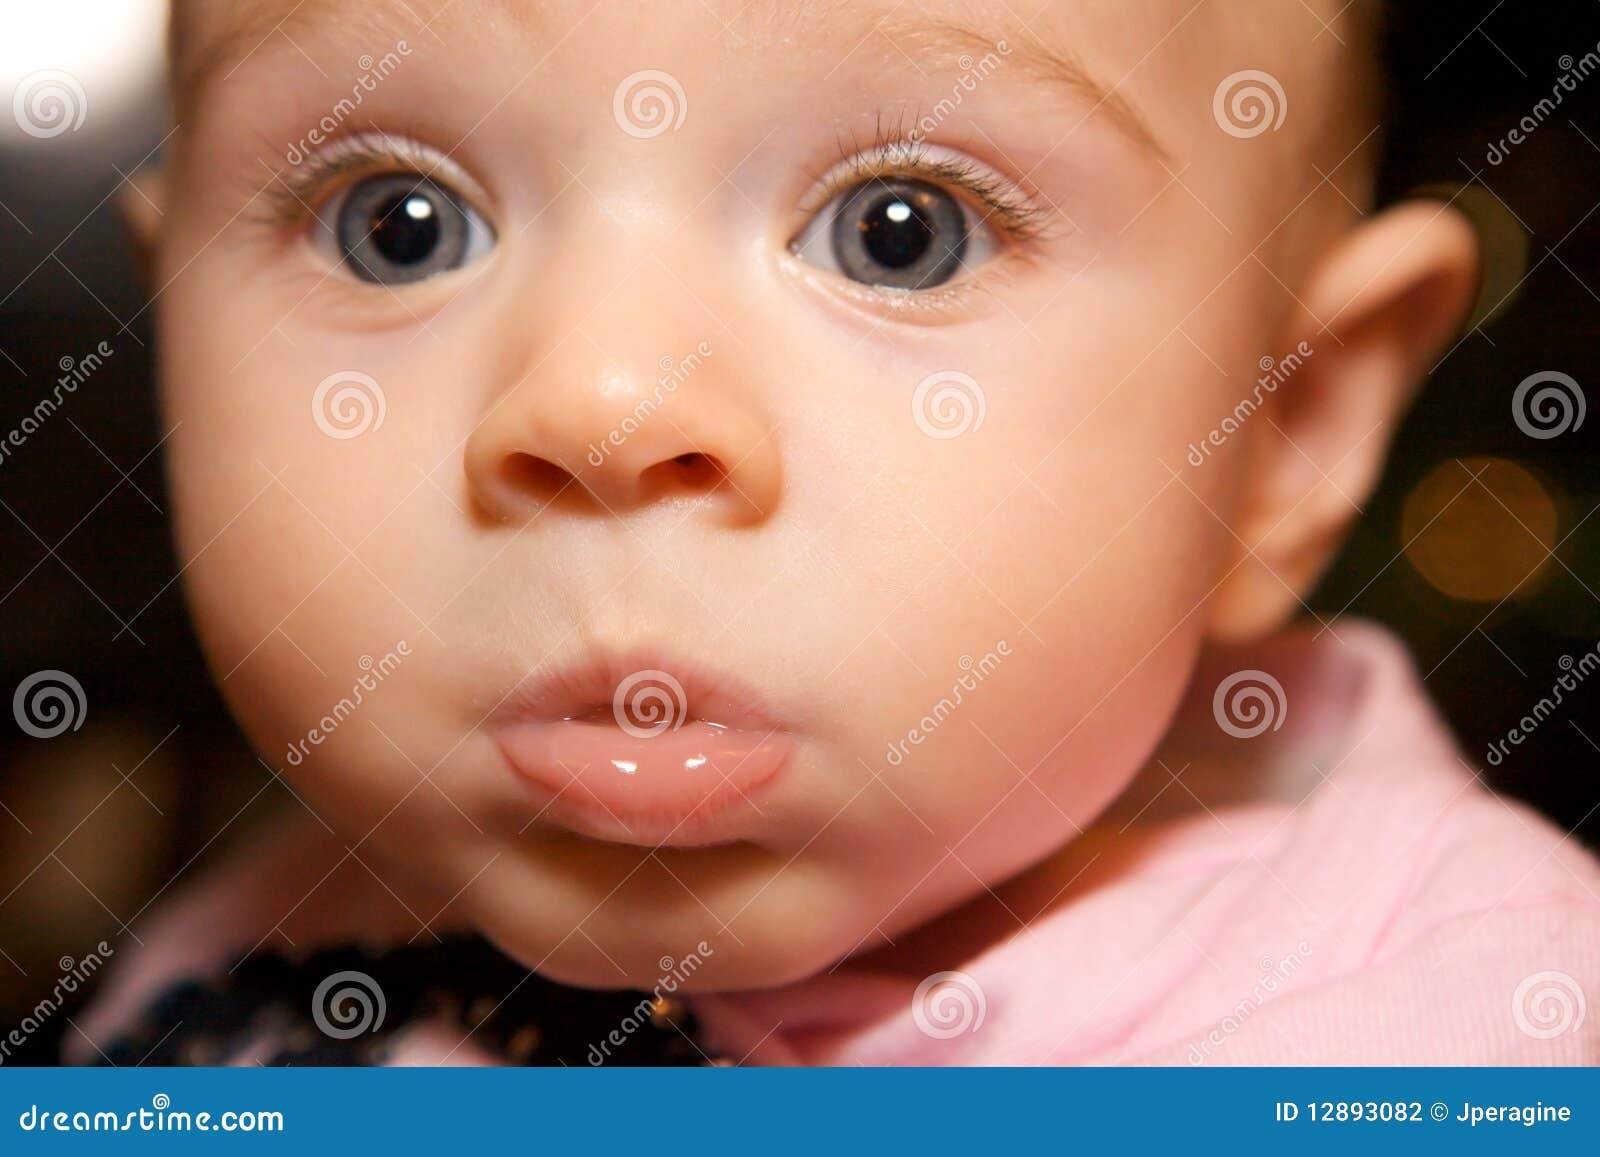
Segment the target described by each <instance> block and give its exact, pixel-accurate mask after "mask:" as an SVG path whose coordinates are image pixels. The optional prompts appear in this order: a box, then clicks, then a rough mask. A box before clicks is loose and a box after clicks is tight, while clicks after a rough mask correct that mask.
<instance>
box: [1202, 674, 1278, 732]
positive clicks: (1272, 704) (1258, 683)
mask: <svg viewBox="0 0 1600 1157" xmlns="http://www.w3.org/2000/svg"><path fill="white" fill-rule="evenodd" d="M1211 714H1212V715H1214V716H1216V720H1217V726H1218V727H1220V728H1222V730H1224V731H1226V732H1227V733H1228V734H1229V735H1231V736H1233V737H1234V738H1235V739H1254V738H1255V737H1256V736H1258V735H1262V734H1265V733H1266V732H1267V731H1268V730H1272V731H1276V730H1278V728H1280V727H1282V726H1283V721H1284V719H1285V718H1286V717H1287V716H1288V714H1289V700H1288V697H1287V696H1285V695H1284V693H1283V684H1281V683H1279V682H1278V681H1277V680H1276V679H1274V678H1273V677H1272V676H1271V675H1269V674H1267V673H1266V672H1265V671H1255V670H1250V671H1235V672H1234V673H1233V674H1232V675H1229V676H1228V677H1227V678H1226V679H1224V680H1223V681H1222V682H1220V683H1218V684H1217V691H1216V694H1215V695H1213V696H1212V697H1211Z"/></svg>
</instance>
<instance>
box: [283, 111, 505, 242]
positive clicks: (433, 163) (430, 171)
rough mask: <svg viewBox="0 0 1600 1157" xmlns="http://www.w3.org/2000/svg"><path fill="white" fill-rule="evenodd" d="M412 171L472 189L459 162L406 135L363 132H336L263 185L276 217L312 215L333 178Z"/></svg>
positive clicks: (285, 219) (289, 218)
mask: <svg viewBox="0 0 1600 1157" xmlns="http://www.w3.org/2000/svg"><path fill="white" fill-rule="evenodd" d="M384 172H413V173H416V174H417V177H418V180H419V181H420V180H421V179H422V178H423V177H427V178H428V179H429V180H431V181H433V182H435V183H436V184H439V185H443V186H446V187H448V188H452V189H457V190H461V189H471V188H473V185H472V183H471V181H470V179H469V178H468V177H467V176H466V174H465V172H463V171H462V169H461V167H460V166H459V165H457V164H456V163H455V162H454V161H452V160H450V158H449V157H447V156H445V155H444V154H443V153H441V152H438V151H437V150H435V149H431V148H429V147H428V146H426V145H423V144H419V143H418V142H416V141H413V140H411V139H409V138H407V137H398V136H391V135H390V134H388V133H362V134H359V135H357V136H349V137H340V138H339V139H338V140H335V141H330V142H329V143H328V144H326V145H324V146H323V147H322V148H320V149H318V150H317V151H315V152H313V153H309V154H308V155H307V156H306V158H305V160H304V161H302V162H301V163H300V164H299V165H297V166H295V167H294V168H293V169H291V170H288V171H286V172H282V171H280V172H279V173H277V174H276V177H277V179H276V180H274V181H273V182H272V183H271V184H270V185H269V186H267V189H266V191H265V198H266V201H267V212H268V214H269V215H270V216H271V218H272V219H273V220H275V221H277V222H280V223H289V222H293V221H298V220H300V219H302V218H304V217H307V216H310V215H311V214H312V213H313V212H314V210H315V208H316V205H317V202H318V201H320V200H321V199H322V198H323V196H324V195H325V193H326V191H327V190H328V189H329V188H330V187H331V186H333V185H334V184H335V183H336V182H339V181H341V180H344V179H347V178H349V177H352V176H355V175H357V174H369V175H370V174H375V173H384Z"/></svg>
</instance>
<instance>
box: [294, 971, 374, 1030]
mask: <svg viewBox="0 0 1600 1157" xmlns="http://www.w3.org/2000/svg"><path fill="white" fill-rule="evenodd" d="M388 1011H389V1006H388V1002H387V1001H385V1000H384V998H383V989H382V988H381V987H380V986H379V984H378V982H377V981H376V980H374V979H373V978H372V977H370V976H368V975H367V974H366V973H365V972H355V971H347V972H335V973H334V974H333V975H332V976H329V977H327V978H325V979H324V980H323V982H322V983H321V984H319V985H317V990H316V991H315V992H314V993H312V994H311V1019H312V1020H314V1021H315V1022H316V1025H317V1027H318V1028H319V1029H321V1030H322V1031H323V1032H324V1033H325V1034H327V1035H328V1036H331V1037H332V1038H333V1039H334V1040H349V1039H351V1038H352V1037H358V1036H360V1035H361V1034H362V1033H369V1032H377V1031H378V1030H379V1029H380V1028H382V1027H383V1018H384V1014H385V1013H387V1012H388Z"/></svg>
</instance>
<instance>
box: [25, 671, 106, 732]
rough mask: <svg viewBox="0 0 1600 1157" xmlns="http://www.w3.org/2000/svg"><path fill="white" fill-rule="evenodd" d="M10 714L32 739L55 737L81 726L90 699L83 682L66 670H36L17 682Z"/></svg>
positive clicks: (87, 712) (87, 711)
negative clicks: (84, 690) (84, 689)
mask: <svg viewBox="0 0 1600 1157" xmlns="http://www.w3.org/2000/svg"><path fill="white" fill-rule="evenodd" d="M11 714H12V715H14V716H16V720H17V726H18V727H20V728H22V730H24V731H26V732H27V733H28V734H29V735H31V736H33V737H34V738H35V739H54V738H55V737H56V736H58V735H60V734H62V733H63V732H66V731H76V730H78V728H80V727H82V726H83V721H84V718H85V717H86V716H87V715H88V714H89V701H88V699H87V698H86V697H85V696H84V694H83V684H82V683H79V682H78V681H77V680H76V679H74V678H73V677H72V676H71V675H69V674H67V673H66V672H65V671H53V670H52V671H35V672H34V673H33V674H32V675H29V676H28V677H27V678H26V679H24V680H23V681H22V682H21V683H18V684H17V691H16V694H14V695H13V696H12V697H11Z"/></svg>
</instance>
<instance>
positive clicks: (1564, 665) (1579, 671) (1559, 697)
mask: <svg viewBox="0 0 1600 1157" xmlns="http://www.w3.org/2000/svg"><path fill="white" fill-rule="evenodd" d="M1556 665H1557V666H1558V667H1560V668H1561V670H1562V671H1563V672H1565V673H1564V674H1561V675H1558V676H1556V681H1555V683H1554V684H1553V685H1552V686H1551V688H1550V693H1549V694H1548V695H1544V696H1541V697H1540V699H1539V701H1538V702H1537V703H1535V704H1534V705H1533V706H1532V707H1531V708H1529V709H1528V713H1527V714H1526V715H1524V716H1523V717H1522V718H1521V719H1519V720H1518V721H1517V724H1516V726H1515V727H1512V728H1510V729H1509V730H1507V731H1506V734H1505V738H1503V739H1496V740H1493V741H1492V742H1491V743H1490V744H1489V751H1488V754H1487V755H1485V756H1484V758H1485V759H1487V760H1488V762H1489V766H1490V767H1499V766H1500V765H1501V764H1502V763H1504V762H1505V761H1506V756H1508V755H1510V754H1511V749H1512V748H1513V747H1521V746H1522V745H1523V743H1525V742H1526V741H1527V740H1528V739H1529V737H1531V736H1532V735H1533V733H1534V732H1535V731H1537V730H1539V728H1540V726H1541V725H1542V724H1543V723H1544V722H1545V721H1546V720H1547V719H1549V718H1550V717H1551V716H1552V715H1554V714H1555V713H1556V711H1557V709H1558V708H1560V707H1561V705H1562V704H1563V703H1564V702H1566V697H1567V696H1568V695H1570V694H1572V693H1573V692H1575V691H1577V689H1578V687H1579V686H1580V685H1581V684H1582V683H1583V681H1584V680H1585V679H1587V678H1588V677H1589V676H1590V675H1592V674H1593V673H1594V672H1595V671H1600V643H1597V644H1596V645H1595V646H1594V647H1593V648H1591V649H1590V650H1587V651H1585V652H1584V653H1583V654H1581V655H1579V656H1578V657H1577V658H1576V659H1574V658H1573V657H1572V656H1571V655H1563V656H1561V659H1560V660H1559V661H1558V662H1557V664H1556Z"/></svg>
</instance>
